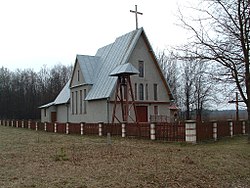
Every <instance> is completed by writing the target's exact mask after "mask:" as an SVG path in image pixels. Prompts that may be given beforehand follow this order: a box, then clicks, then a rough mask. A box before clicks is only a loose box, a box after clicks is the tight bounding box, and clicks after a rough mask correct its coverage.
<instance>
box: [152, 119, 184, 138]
mask: <svg viewBox="0 0 250 188" xmlns="http://www.w3.org/2000/svg"><path fill="white" fill-rule="evenodd" d="M155 137H156V139H157V140H165V141H185V124H184V123H157V124H156V126H155Z"/></svg>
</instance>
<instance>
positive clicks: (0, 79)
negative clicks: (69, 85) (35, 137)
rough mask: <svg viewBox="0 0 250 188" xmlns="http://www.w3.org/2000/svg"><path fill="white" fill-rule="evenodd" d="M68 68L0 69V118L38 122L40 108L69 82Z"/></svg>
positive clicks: (69, 68)
mask: <svg viewBox="0 0 250 188" xmlns="http://www.w3.org/2000/svg"><path fill="white" fill-rule="evenodd" d="M71 69H72V67H71V66H64V65H61V64H58V65H55V66H54V67H53V68H51V69H49V68H47V67H46V66H43V67H42V68H41V69H40V71H38V72H35V71H34V70H32V69H24V70H21V69H17V70H15V71H10V70H8V69H7V68H4V67H2V68H0V118H10V119H11V118H13V119H27V118H28V119H39V118H40V110H39V109H38V107H39V106H40V105H42V104H45V103H48V102H51V101H53V100H54V99H55V97H56V96H57V95H58V93H59V92H60V91H61V89H62V88H63V86H64V85H65V84H66V82H67V81H68V80H69V78H70V74H71Z"/></svg>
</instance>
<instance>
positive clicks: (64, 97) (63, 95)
mask: <svg viewBox="0 0 250 188" xmlns="http://www.w3.org/2000/svg"><path fill="white" fill-rule="evenodd" d="M69 84H70V80H69V81H68V82H67V83H66V84H65V86H64V87H63V89H62V91H61V92H60V93H59V95H58V96H57V97H56V99H55V101H54V104H55V105H58V104H66V103H68V101H69V98H70V89H69Z"/></svg>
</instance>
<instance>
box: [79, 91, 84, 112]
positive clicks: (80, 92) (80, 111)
mask: <svg viewBox="0 0 250 188" xmlns="http://www.w3.org/2000/svg"><path fill="white" fill-rule="evenodd" d="M82 100H83V99H82V90H80V114H82Z"/></svg>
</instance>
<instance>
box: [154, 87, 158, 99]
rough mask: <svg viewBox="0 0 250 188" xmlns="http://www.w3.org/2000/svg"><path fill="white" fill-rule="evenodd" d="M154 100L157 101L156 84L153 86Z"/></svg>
mask: <svg viewBox="0 0 250 188" xmlns="http://www.w3.org/2000/svg"><path fill="white" fill-rule="evenodd" d="M154 100H155V101H157V100H158V86H157V84H154Z"/></svg>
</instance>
